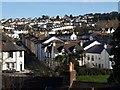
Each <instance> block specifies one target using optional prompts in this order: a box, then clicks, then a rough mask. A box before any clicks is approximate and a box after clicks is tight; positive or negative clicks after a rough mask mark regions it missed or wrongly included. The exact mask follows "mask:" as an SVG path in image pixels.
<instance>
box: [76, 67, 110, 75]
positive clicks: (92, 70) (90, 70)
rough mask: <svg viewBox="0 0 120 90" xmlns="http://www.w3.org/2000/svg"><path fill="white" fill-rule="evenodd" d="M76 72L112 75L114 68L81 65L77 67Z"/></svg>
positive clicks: (79, 73) (78, 73) (80, 73)
mask: <svg viewBox="0 0 120 90" xmlns="http://www.w3.org/2000/svg"><path fill="white" fill-rule="evenodd" d="M76 72H77V75H78V76H79V75H110V74H111V72H112V70H110V69H98V68H85V67H79V68H77V70H76Z"/></svg>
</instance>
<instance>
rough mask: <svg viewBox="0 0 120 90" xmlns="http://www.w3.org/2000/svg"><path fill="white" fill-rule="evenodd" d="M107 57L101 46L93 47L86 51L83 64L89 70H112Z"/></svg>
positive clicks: (107, 54)
mask: <svg viewBox="0 0 120 90" xmlns="http://www.w3.org/2000/svg"><path fill="white" fill-rule="evenodd" d="M109 56H110V55H109V53H108V52H107V50H106V49H105V48H104V46H103V45H95V46H93V47H91V48H89V49H88V50H86V58H85V64H86V65H87V66H88V67H90V68H102V69H112V65H111V64H112V62H111V61H110V58H109Z"/></svg>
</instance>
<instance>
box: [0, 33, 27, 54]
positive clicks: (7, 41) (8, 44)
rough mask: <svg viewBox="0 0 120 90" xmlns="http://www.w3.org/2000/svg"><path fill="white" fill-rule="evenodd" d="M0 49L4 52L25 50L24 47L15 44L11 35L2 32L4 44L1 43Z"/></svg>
mask: <svg viewBox="0 0 120 90" xmlns="http://www.w3.org/2000/svg"><path fill="white" fill-rule="evenodd" d="M0 49H1V51H2V52H10V51H23V50H25V49H24V48H22V47H20V46H18V45H16V44H13V41H12V39H11V38H10V37H8V36H6V35H3V34H2V44H1V45H0Z"/></svg>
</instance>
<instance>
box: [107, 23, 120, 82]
mask: <svg viewBox="0 0 120 90" xmlns="http://www.w3.org/2000/svg"><path fill="white" fill-rule="evenodd" d="M113 39H114V41H115V44H114V47H113V48H112V49H111V54H113V55H114V59H113V61H114V65H113V74H112V75H111V76H110V77H109V79H108V80H109V81H112V82H115V83H120V25H119V26H118V28H117V29H116V31H115V32H114V33H113Z"/></svg>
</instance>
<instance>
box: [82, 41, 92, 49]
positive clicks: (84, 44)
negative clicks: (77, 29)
mask: <svg viewBox="0 0 120 90" xmlns="http://www.w3.org/2000/svg"><path fill="white" fill-rule="evenodd" d="M93 42H94V40H92V41H87V42H85V43H83V47H86V46H88V45H90V44H91V43H93Z"/></svg>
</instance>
